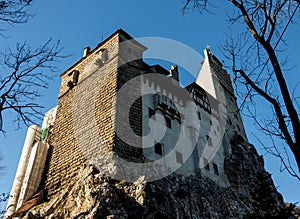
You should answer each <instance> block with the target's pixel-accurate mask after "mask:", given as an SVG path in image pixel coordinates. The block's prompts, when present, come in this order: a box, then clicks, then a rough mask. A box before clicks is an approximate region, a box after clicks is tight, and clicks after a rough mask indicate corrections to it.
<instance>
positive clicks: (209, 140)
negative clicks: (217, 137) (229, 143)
mask: <svg viewBox="0 0 300 219" xmlns="http://www.w3.org/2000/svg"><path fill="white" fill-rule="evenodd" d="M206 139H207V144H208V146H211V147H212V146H213V144H212V140H211V137H209V136H208V135H206Z"/></svg>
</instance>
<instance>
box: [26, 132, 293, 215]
mask: <svg viewBox="0 0 300 219" xmlns="http://www.w3.org/2000/svg"><path fill="white" fill-rule="evenodd" d="M231 143H232V149H231V150H232V153H231V156H230V157H226V159H225V171H226V173H227V176H228V179H229V181H230V183H231V185H232V186H231V187H229V188H222V187H220V186H218V185H217V184H216V183H215V182H213V181H212V180H211V179H209V178H206V177H196V176H190V177H184V176H180V175H176V174H171V175H170V176H168V177H165V178H163V179H161V180H158V181H155V182H145V181H144V179H143V177H141V178H140V179H139V180H137V181H136V182H134V183H128V182H124V181H117V180H114V179H111V178H109V177H106V176H104V175H103V174H101V173H99V172H98V170H97V169H96V168H95V167H93V166H92V165H86V166H83V167H82V168H81V170H80V171H79V172H78V177H77V179H76V181H74V184H72V185H69V187H68V188H67V189H65V190H64V191H61V192H60V193H59V194H57V195H56V196H55V197H54V198H51V200H48V201H47V202H44V203H42V204H40V205H38V206H35V207H34V208H32V209H31V210H30V211H28V212H27V213H26V214H25V215H24V218H49V219H50V218H74V219H75V218H118V219H121V218H124V219H125V218H139V219H140V218H159V219H163V218H170V219H171V218H292V217H291V216H290V215H289V213H288V211H287V208H286V207H285V205H284V202H283V198H282V196H281V195H280V194H279V193H278V192H277V191H276V188H275V186H274V184H273V181H272V179H271V177H270V174H268V173H267V172H266V171H265V170H264V167H263V159H262V157H260V156H259V155H258V154H257V152H256V150H255V149H254V147H253V146H252V145H250V144H247V143H245V142H244V141H243V140H242V139H241V138H238V137H236V138H234V139H233V140H232V142H231Z"/></svg>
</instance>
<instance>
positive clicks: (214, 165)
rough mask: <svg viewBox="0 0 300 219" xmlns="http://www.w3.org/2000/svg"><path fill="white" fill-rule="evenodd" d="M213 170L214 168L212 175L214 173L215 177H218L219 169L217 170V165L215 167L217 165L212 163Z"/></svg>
mask: <svg viewBox="0 0 300 219" xmlns="http://www.w3.org/2000/svg"><path fill="white" fill-rule="evenodd" d="M213 168H214V173H215V174H216V175H218V176H219V169H218V165H217V164H215V163H213Z"/></svg>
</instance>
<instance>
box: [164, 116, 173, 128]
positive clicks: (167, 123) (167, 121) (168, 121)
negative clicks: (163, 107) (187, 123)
mask: <svg viewBox="0 0 300 219" xmlns="http://www.w3.org/2000/svg"><path fill="white" fill-rule="evenodd" d="M165 120H166V126H167V127H168V128H172V125H171V119H170V118H169V117H166V116H165Z"/></svg>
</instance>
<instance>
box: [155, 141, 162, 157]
mask: <svg viewBox="0 0 300 219" xmlns="http://www.w3.org/2000/svg"><path fill="white" fill-rule="evenodd" d="M154 152H155V153H156V154H159V155H162V145H161V143H156V144H155V145H154Z"/></svg>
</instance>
